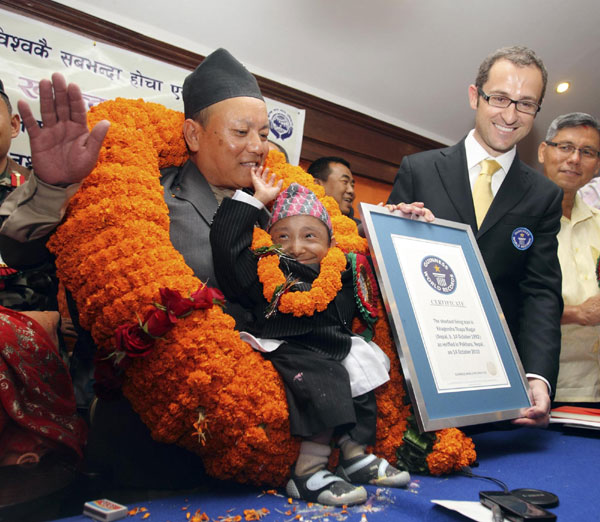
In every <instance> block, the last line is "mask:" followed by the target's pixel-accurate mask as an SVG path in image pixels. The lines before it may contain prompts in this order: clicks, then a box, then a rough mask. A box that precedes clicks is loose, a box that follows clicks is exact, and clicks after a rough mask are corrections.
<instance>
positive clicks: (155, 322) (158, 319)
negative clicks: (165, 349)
mask: <svg viewBox="0 0 600 522" xmlns="http://www.w3.org/2000/svg"><path fill="white" fill-rule="evenodd" d="M176 321H177V318H172V317H171V316H169V314H168V313H167V312H165V311H164V310H160V309H159V308H154V309H153V310H150V311H149V312H148V313H147V314H146V317H144V322H143V327H142V328H143V329H144V331H145V332H147V333H148V334H149V335H151V336H152V337H162V336H163V335H165V334H166V333H167V332H168V331H169V330H170V329H171V328H173V324H175V322H176Z"/></svg>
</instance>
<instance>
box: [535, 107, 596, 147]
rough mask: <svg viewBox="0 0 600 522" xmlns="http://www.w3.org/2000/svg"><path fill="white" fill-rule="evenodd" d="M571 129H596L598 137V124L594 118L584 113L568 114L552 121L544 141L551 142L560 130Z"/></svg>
mask: <svg viewBox="0 0 600 522" xmlns="http://www.w3.org/2000/svg"><path fill="white" fill-rule="evenodd" d="M571 127H592V128H593V129H596V131H597V132H598V135H599V136H600V123H598V120H597V119H596V118H594V117H593V116H592V115H591V114H586V113H585V112H570V113H569V114H563V115H562V116H559V117H558V118H555V119H554V121H553V122H552V123H551V124H550V127H548V132H547V133H546V141H551V140H552V139H553V138H554V136H556V135H557V134H558V131H560V130H561V129H566V128H571Z"/></svg>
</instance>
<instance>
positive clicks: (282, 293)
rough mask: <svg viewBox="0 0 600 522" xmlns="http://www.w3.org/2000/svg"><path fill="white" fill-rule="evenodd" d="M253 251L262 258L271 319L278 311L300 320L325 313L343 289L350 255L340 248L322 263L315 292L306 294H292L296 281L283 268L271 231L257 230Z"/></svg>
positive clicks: (261, 270) (260, 274)
mask: <svg viewBox="0 0 600 522" xmlns="http://www.w3.org/2000/svg"><path fill="white" fill-rule="evenodd" d="M252 250H253V251H254V252H255V253H256V254H257V255H258V256H260V259H259V260H258V270H257V272H258V279H259V281H260V282H261V283H262V285H263V295H264V296H265V299H266V300H267V301H268V302H269V307H268V308H267V312H266V313H267V318H268V317H270V315H271V314H272V313H273V312H274V311H275V309H277V310H279V311H280V312H281V313H284V314H293V315H294V316H296V317H301V316H303V315H308V316H312V315H313V314H314V313H315V312H322V311H323V310H325V309H326V308H327V306H328V305H329V303H331V301H333V299H334V298H335V296H336V295H337V293H338V292H339V291H340V289H341V288H342V272H343V271H344V269H345V268H346V256H345V255H344V253H343V252H342V251H341V250H340V249H339V248H338V247H332V248H330V249H329V251H328V252H327V254H326V255H325V257H324V258H323V260H322V261H321V269H320V271H319V276H318V277H317V278H316V279H315V280H314V281H313V283H312V285H311V289H310V290H307V291H305V292H290V291H289V290H290V289H291V288H292V287H293V286H294V285H295V284H296V281H294V280H293V279H291V278H288V277H286V276H285V274H284V273H283V272H282V271H281V268H279V259H280V256H281V255H282V253H281V251H280V249H278V248H277V247H276V246H275V245H273V240H272V239H271V236H270V235H269V234H268V233H267V232H265V231H264V230H262V229H260V228H255V229H254V235H253V238H252Z"/></svg>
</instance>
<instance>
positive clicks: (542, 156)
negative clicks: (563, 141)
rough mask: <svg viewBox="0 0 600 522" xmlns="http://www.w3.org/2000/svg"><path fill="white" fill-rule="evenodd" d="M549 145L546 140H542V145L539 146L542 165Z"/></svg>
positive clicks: (539, 159) (539, 158) (539, 157)
mask: <svg viewBox="0 0 600 522" xmlns="http://www.w3.org/2000/svg"><path fill="white" fill-rule="evenodd" d="M547 147H548V144H547V143H546V142H545V141H542V143H540V146H539V147H538V161H539V162H540V163H541V164H542V165H543V164H544V152H545V151H546V148H547Z"/></svg>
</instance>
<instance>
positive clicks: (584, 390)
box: [538, 112, 600, 406]
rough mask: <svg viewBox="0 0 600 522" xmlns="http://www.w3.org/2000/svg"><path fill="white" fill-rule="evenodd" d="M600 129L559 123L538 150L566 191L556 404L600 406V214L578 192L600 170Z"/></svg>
mask: <svg viewBox="0 0 600 522" xmlns="http://www.w3.org/2000/svg"><path fill="white" fill-rule="evenodd" d="M599 151H600V124H599V123H598V120H596V118H594V117H593V116H590V115H589V114H584V113H581V112H573V113H570V114H565V115H563V116H559V117H558V118H556V119H555V120H554V121H553V122H552V124H551V125H550V128H549V129H548V133H547V134H546V139H545V141H543V142H542V143H541V144H540V146H539V149H538V159H539V161H540V163H542V164H543V166H544V174H545V175H546V176H547V177H548V178H549V179H551V180H552V181H553V182H554V183H556V184H557V185H558V186H559V187H560V188H562V189H563V191H564V196H563V201H562V210H563V215H562V218H561V226H560V232H559V234H558V259H559V261H560V266H561V268H562V272H563V282H562V295H563V299H564V302H565V309H564V312H563V316H562V320H561V323H562V327H561V331H562V349H561V354H560V367H559V372H558V385H557V388H556V397H555V399H556V401H557V402H561V403H564V402H568V403H578V404H580V405H581V403H586V405H587V403H593V404H594V405H595V406H600V351H599V349H598V348H599V345H600V289H599V288H598V257H599V256H600V211H599V210H597V209H595V208H592V207H591V206H589V205H587V204H586V203H585V202H584V201H583V199H582V197H581V196H580V195H579V194H578V192H577V191H578V190H579V189H580V188H581V187H583V186H584V185H585V184H586V183H588V182H589V181H590V180H591V179H592V178H593V177H594V176H596V175H597V174H598V171H599V170H600V152H599Z"/></svg>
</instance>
